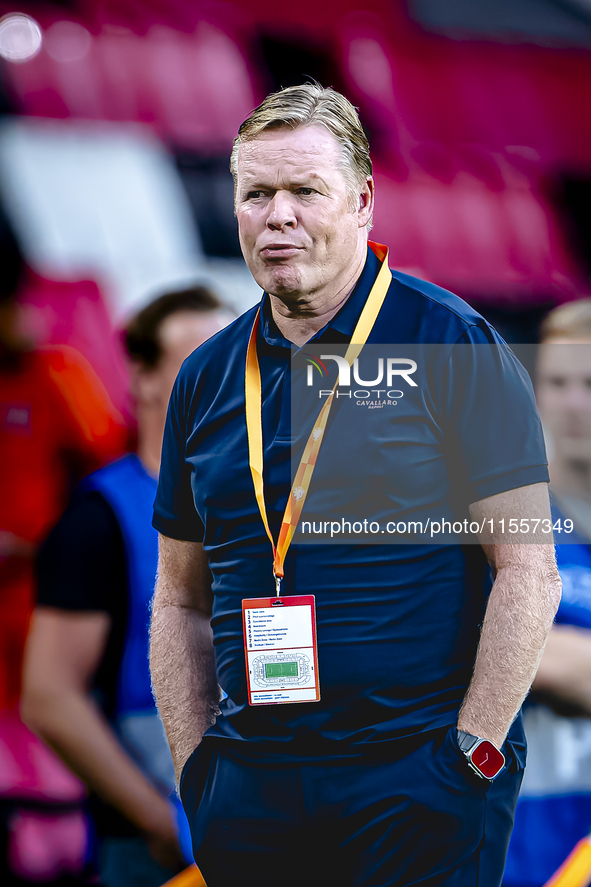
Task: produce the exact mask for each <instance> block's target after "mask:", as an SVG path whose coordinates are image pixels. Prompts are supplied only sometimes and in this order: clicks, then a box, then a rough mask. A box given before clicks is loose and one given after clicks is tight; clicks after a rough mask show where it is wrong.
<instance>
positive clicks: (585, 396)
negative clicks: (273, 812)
mask: <svg viewBox="0 0 591 887" xmlns="http://www.w3.org/2000/svg"><path fill="white" fill-rule="evenodd" d="M540 338H541V346H540V349H539V353H538V360H537V372H536V394H537V398H538V405H539V408H540V414H541V416H542V421H543V422H544V426H545V429H546V431H547V433H548V436H549V438H550V445H551V452H552V456H551V460H550V483H551V487H550V489H551V493H552V499H553V509H552V511H553V522H554V524H556V525H558V523H559V522H562V523H564V522H565V521H570V522H571V523H572V524H574V532H572V533H571V534H569V535H568V536H565V535H564V534H561V541H562V544H559V545H558V546H557V550H556V559H557V562H558V568H559V570H560V575H561V578H562V586H563V597H562V601H561V604H560V607H559V609H558V613H557V614H556V624H555V625H554V626H553V628H552V631H551V632H550V636H549V638H548V644H547V646H546V649H545V651H544V655H543V657H542V661H541V664H540V669H539V671H538V674H537V676H536V679H535V681H534V683H533V687H532V690H533V692H532V696H531V699H530V700H528V704H527V706H526V708H525V709H524V725H525V730H526V735H527V740H528V747H529V751H528V760H529V763H528V767H527V771H526V774H525V778H524V781H523V786H522V791H521V795H520V798H519V802H518V804H517V811H516V816H515V831H514V833H513V837H512V839H511V843H510V845H509V853H508V857H507V869H506V873H505V880H504V883H505V884H506V885H507V887H542V885H543V884H545V883H546V881H548V880H549V878H550V877H551V876H552V874H553V873H554V872H555V871H556V869H557V868H558V867H559V866H560V865H561V864H562V862H563V861H564V860H565V859H566V857H567V856H568V854H569V853H570V851H571V850H572V849H573V847H574V846H575V844H576V843H577V841H578V840H580V839H581V838H582V837H584V836H585V835H586V834H588V833H589V831H591V299H578V300H577V301H575V302H569V303H567V304H566V305H561V306H560V307H559V308H555V309H554V311H551V312H550V314H549V315H548V316H547V317H546V318H545V320H544V322H543V323H542V327H541V330H540ZM569 525H570V524H569ZM565 542H566V544H565Z"/></svg>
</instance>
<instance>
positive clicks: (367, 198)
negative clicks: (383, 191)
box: [357, 176, 375, 228]
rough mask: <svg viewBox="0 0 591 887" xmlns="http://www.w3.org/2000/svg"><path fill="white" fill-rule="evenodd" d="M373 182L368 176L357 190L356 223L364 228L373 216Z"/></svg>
mask: <svg viewBox="0 0 591 887" xmlns="http://www.w3.org/2000/svg"><path fill="white" fill-rule="evenodd" d="M374 193H375V183H374V180H373V177H372V176H368V177H367V180H366V182H365V184H364V186H363V188H362V190H361V191H360V192H359V209H358V210H357V224H358V227H359V228H365V226H366V225H368V224H369V223H370V222H371V220H372V216H373V204H374Z"/></svg>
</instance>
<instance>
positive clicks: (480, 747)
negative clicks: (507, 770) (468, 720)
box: [458, 730, 505, 782]
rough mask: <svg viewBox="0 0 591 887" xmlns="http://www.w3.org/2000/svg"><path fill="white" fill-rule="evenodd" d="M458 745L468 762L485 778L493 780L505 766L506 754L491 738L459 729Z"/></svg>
mask: <svg viewBox="0 0 591 887" xmlns="http://www.w3.org/2000/svg"><path fill="white" fill-rule="evenodd" d="M458 745H459V747H460V751H462V752H463V753H464V754H465V756H466V760H467V761H468V764H469V765H470V767H472V769H473V770H474V772H475V773H478V775H479V776H481V777H482V778H483V779H488V780H489V782H492V781H493V779H495V777H497V776H498V775H499V773H500V772H501V770H502V769H503V768H504V766H505V755H504V754H503V752H502V751H501V750H500V749H498V748H497V747H496V745H494V744H493V743H492V742H490V740H488V739H481V738H480V736H474V735H473V734H472V733H466V732H465V731H464V730H458Z"/></svg>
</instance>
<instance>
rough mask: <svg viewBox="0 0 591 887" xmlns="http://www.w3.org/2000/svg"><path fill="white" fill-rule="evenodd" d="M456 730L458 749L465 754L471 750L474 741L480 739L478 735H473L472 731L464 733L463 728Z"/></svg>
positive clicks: (474, 743)
mask: <svg viewBox="0 0 591 887" xmlns="http://www.w3.org/2000/svg"><path fill="white" fill-rule="evenodd" d="M457 732H458V745H459V747H460V751H463V752H464V754H465V755H467V754H469V752H470V751H472V749H473V748H474V746H475V745H476V743H477V742H479V741H480V736H474V734H473V733H466V731H465V730H460V729H459V728H458V731H457Z"/></svg>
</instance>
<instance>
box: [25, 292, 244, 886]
mask: <svg viewBox="0 0 591 887" xmlns="http://www.w3.org/2000/svg"><path fill="white" fill-rule="evenodd" d="M230 319H231V315H230V314H229V313H228V312H227V311H226V310H225V309H223V308H222V305H221V303H220V302H219V301H218V299H217V297H216V296H214V295H213V293H212V292H211V291H210V290H208V289H206V288H203V287H196V288H193V289H189V290H186V291H182V292H175V293H168V294H166V295H164V296H162V297H160V298H158V299H156V300H155V301H154V302H152V303H150V304H149V305H147V306H146V307H145V308H143V309H142V310H141V311H140V312H139V313H138V314H137V315H136V316H135V317H134V318H133V319H132V320H131V321H130V322H129V324H128V325H127V328H126V331H125V346H126V350H127V353H128V355H129V358H130V361H131V384H132V393H133V396H134V400H135V403H136V405H137V422H138V446H137V454H128V455H127V456H124V457H123V458H122V459H120V460H117V461H115V462H113V463H111V464H110V465H108V466H106V467H105V468H102V469H101V470H99V471H98V472H96V473H94V474H91V475H90V476H89V477H87V478H86V479H85V480H84V481H83V482H82V484H81V485H80V487H79V488H78V490H77V491H76V493H75V495H74V497H73V499H72V501H71V503H70V505H69V506H68V508H67V510H66V511H65V513H64V515H63V517H62V518H61V519H60V520H59V522H58V523H57V525H56V526H55V528H54V529H53V530H52V532H51V533H50V535H49V537H48V539H47V541H46V542H45V544H44V545H43V547H42V550H41V553H40V556H39V561H38V580H39V582H38V585H39V587H38V603H37V607H36V610H35V614H34V618H33V622H32V628H31V632H30V635H29V639H28V645H27V656H26V664H25V670H24V689H23V698H22V713H23V717H24V719H25V721H26V722H27V723H28V724H29V725H30V726H31V727H32V728H33V729H34V730H35V731H36V732H37V733H38V734H39V735H40V736H41V737H42V738H43V739H44V740H45V742H47V744H48V745H49V746H51V748H53V749H55V751H56V752H57V753H58V754H59V755H60V757H61V758H62V759H63V760H64V761H65V762H66V763H67V764H68V766H69V767H71V769H72V770H73V772H74V773H76V774H77V775H78V776H79V777H80V779H82V780H83V781H84V782H85V783H86V785H87V786H88V788H89V789H90V790H91V792H92V801H93V803H92V810H93V816H94V825H95V828H96V832H97V835H98V838H99V841H98V868H99V872H100V883H101V884H103V885H105V887H158V885H160V884H162V883H164V881H166V880H168V879H169V878H171V877H172V876H173V875H174V873H175V872H177V871H179V870H180V869H181V868H183V867H184V865H186V864H187V863H186V862H185V859H184V858H183V855H182V852H181V849H180V846H179V837H178V833H179V827H181V828H182V827H183V825H184V814H183V813H182V811H181V810H180V806H179V805H178V803H177V802H176V796H175V794H174V773H173V768H172V760H171V758H170V753H169V751H168V746H167V744H166V740H165V737H164V732H163V730H162V726H161V723H160V720H159V718H158V715H157V712H156V709H155V706H154V702H153V698H152V692H151V685H150V677H149V670H148V620H149V607H150V602H151V598H152V593H153V588H154V581H155V575H156V560H157V534H156V531H155V530H154V529H153V528H152V524H151V519H152V504H153V500H154V496H155V493H156V479H157V476H158V469H159V464H160V449H161V445H162V435H163V430H164V422H165V418H166V410H167V406H168V400H169V397H170V392H171V390H172V385H173V382H174V380H175V378H176V375H177V372H178V370H179V369H180V366H181V363H182V362H183V360H184V359H185V358H186V357H187V356H188V355H189V354H190V353H191V352H192V351H193V350H194V349H195V348H196V347H197V346H198V345H200V344H201V342H203V341H205V339H207V338H209V337H210V336H211V335H213V334H214V333H216V332H217V331H218V330H219V329H221V328H222V327H223V326H224V325H225V324H226V323H227V322H228V321H229V320H230ZM187 834H188V832H187ZM185 852H186V853H187V855H188V854H189V853H190V851H189V850H188V844H187V845H186V847H185ZM189 858H190V857H189Z"/></svg>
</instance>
